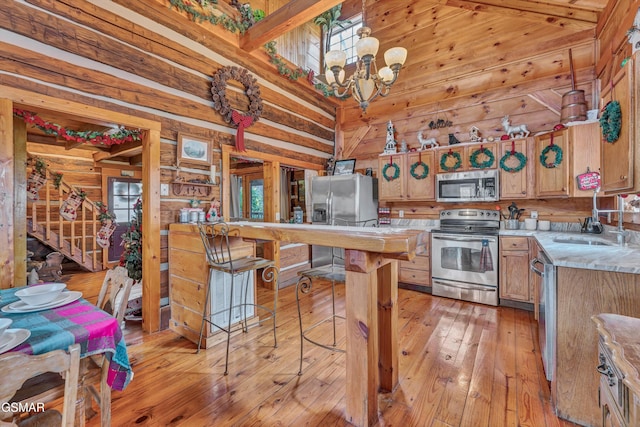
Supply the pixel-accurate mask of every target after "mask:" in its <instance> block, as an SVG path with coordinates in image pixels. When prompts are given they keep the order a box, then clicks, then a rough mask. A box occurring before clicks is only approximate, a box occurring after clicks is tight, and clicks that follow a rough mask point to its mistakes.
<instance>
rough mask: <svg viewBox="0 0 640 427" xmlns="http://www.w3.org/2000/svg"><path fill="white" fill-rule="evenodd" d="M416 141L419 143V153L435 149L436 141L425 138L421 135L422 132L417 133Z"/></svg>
mask: <svg viewBox="0 0 640 427" xmlns="http://www.w3.org/2000/svg"><path fill="white" fill-rule="evenodd" d="M418 141H420V151H424V150H426V149H428V148H436V147H437V146H438V145H440V144H438V141H436V139H435V138H426V139H425V137H424V136H423V135H422V131H420V132H418Z"/></svg>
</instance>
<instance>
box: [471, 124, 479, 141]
mask: <svg viewBox="0 0 640 427" xmlns="http://www.w3.org/2000/svg"><path fill="white" fill-rule="evenodd" d="M469 137H470V138H471V142H480V141H482V138H481V137H480V129H478V128H477V127H476V126H471V129H469Z"/></svg>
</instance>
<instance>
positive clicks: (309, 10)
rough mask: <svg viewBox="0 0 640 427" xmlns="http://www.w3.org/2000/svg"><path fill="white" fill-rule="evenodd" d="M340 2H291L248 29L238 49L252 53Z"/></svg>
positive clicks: (330, 0)
mask: <svg viewBox="0 0 640 427" xmlns="http://www.w3.org/2000/svg"><path fill="white" fill-rule="evenodd" d="M342 1H343V0H320V1H316V0H293V1H291V2H289V3H287V4H286V5H284V6H282V7H280V8H279V9H278V10H276V11H275V12H273V13H272V14H270V15H269V16H267V17H265V18H264V19H263V20H261V21H259V22H257V23H256V24H255V25H253V26H252V27H251V28H249V30H247V32H246V33H244V35H243V36H242V37H240V48H241V49H243V50H245V51H247V52H252V51H254V50H256V49H257V48H259V47H260V46H262V45H264V44H265V43H267V42H269V41H271V40H275V39H277V38H278V37H280V36H281V35H283V34H285V33H287V32H289V31H291V30H292V29H294V28H296V27H298V26H300V25H302V24H304V23H306V22H309V21H310V20H312V19H313V18H315V17H316V16H318V15H320V14H321V13H322V12H324V11H326V10H329V9H331V8H332V7H334V6H335V5H338V4H340V3H342Z"/></svg>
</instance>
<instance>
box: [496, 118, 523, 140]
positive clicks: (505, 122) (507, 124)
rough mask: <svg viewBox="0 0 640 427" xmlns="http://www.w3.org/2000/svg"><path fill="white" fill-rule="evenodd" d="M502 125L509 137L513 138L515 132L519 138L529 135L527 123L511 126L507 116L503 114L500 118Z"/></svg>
mask: <svg viewBox="0 0 640 427" xmlns="http://www.w3.org/2000/svg"><path fill="white" fill-rule="evenodd" d="M502 127H503V128H504V131H505V132H506V133H507V135H509V138H514V137H515V136H516V134H518V137H519V138H526V137H527V136H529V130H528V129H527V125H518V126H511V124H510V121H509V116H504V117H503V118H502Z"/></svg>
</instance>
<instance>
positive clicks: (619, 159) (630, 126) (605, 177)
mask: <svg viewBox="0 0 640 427" xmlns="http://www.w3.org/2000/svg"><path fill="white" fill-rule="evenodd" d="M634 80H635V78H634V61H633V59H629V60H628V61H627V63H626V64H625V66H624V67H623V68H622V69H621V70H620V71H618V73H617V74H616V75H615V76H614V78H613V81H612V82H602V105H601V110H602V108H604V106H605V105H607V103H608V102H610V101H618V102H620V111H621V113H622V127H621V129H620V136H619V137H618V139H617V141H615V142H607V141H606V139H605V138H604V137H603V138H602V170H601V175H602V188H603V189H604V191H605V192H607V193H616V192H617V193H620V192H624V191H628V190H633V189H634V163H639V164H640V162H638V161H635V162H634V159H635V158H636V156H637V155H638V153H637V152H635V150H634V140H635V135H636V132H635V126H636V125H635V117H636V116H635V99H634V97H635V95H636V94H635V90H636V88H635V86H634V84H635V81H634ZM612 86H613V87H612ZM601 114H602V113H601Z"/></svg>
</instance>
